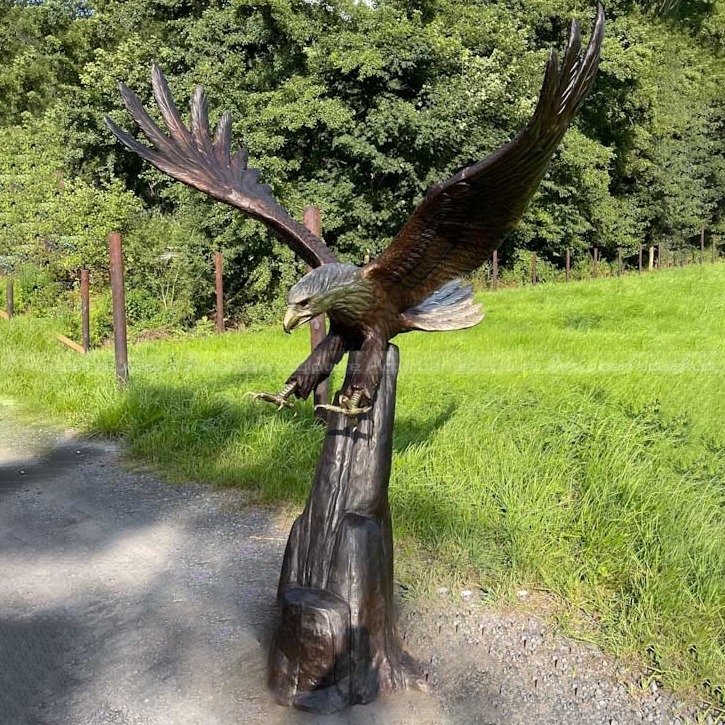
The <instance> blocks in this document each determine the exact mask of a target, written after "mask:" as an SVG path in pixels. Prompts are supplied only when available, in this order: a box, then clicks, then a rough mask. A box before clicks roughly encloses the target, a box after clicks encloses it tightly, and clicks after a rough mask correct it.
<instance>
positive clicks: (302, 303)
mask: <svg viewBox="0 0 725 725" xmlns="http://www.w3.org/2000/svg"><path fill="white" fill-rule="evenodd" d="M309 304H310V298H309V297H308V298H307V299H306V300H302V302H298V303H297V307H307V306H308V305H309Z"/></svg>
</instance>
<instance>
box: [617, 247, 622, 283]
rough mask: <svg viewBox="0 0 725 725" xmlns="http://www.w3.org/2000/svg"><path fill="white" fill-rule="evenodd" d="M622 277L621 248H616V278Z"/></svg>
mask: <svg viewBox="0 0 725 725" xmlns="http://www.w3.org/2000/svg"><path fill="white" fill-rule="evenodd" d="M621 276H622V247H617V277H621Z"/></svg>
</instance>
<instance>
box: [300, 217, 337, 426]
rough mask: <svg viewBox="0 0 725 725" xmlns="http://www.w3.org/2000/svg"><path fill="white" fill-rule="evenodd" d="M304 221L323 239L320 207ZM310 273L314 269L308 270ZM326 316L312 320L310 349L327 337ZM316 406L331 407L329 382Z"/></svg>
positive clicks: (317, 393)
mask: <svg viewBox="0 0 725 725" xmlns="http://www.w3.org/2000/svg"><path fill="white" fill-rule="evenodd" d="M303 221H304V224H305V226H306V227H307V228H308V229H309V230H310V231H311V232H312V233H313V234H315V235H316V236H318V237H320V238H321V237H322V218H321V215H320V209H319V207H316V206H314V205H310V206H307V207H305V212H304V217H303ZM307 269H308V271H309V270H310V269H312V268H311V267H308V268H307ZM326 334H327V333H326V330H325V316H324V315H318V316H317V317H314V318H313V319H312V320H310V349H311V350H314V349H315V348H316V347H317V346H318V345H319V344H320V343H321V342H322V341H323V340H324V339H325V335H326ZM313 398H314V404H315V405H329V403H330V383H329V380H323V381H322V382H321V383H320V384H319V385H318V386H317V387H316V388H315V392H314V394H313ZM315 415H316V416H317V418H318V419H319V420H320V421H321V422H323V423H325V422H326V421H327V416H326V415H325V411H324V410H319V411H315Z"/></svg>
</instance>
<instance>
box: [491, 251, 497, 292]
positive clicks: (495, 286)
mask: <svg viewBox="0 0 725 725" xmlns="http://www.w3.org/2000/svg"><path fill="white" fill-rule="evenodd" d="M491 285H492V287H493V291H494V292H495V291H496V289H497V288H498V249H494V250H493V279H492V280H491Z"/></svg>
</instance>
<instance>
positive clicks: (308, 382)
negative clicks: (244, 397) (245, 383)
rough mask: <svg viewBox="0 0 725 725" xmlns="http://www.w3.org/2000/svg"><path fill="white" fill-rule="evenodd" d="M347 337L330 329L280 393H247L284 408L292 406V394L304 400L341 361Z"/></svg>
mask: <svg viewBox="0 0 725 725" xmlns="http://www.w3.org/2000/svg"><path fill="white" fill-rule="evenodd" d="M347 348H348V345H347V343H346V341H345V339H344V338H343V337H342V336H341V335H339V334H338V333H337V332H334V331H333V330H330V332H328V333H327V335H326V336H325V338H324V339H323V340H322V342H321V343H320V344H319V345H318V346H317V347H316V348H315V349H314V350H313V351H312V353H311V354H310V356H309V357H308V358H307V359H306V360H305V361H304V362H303V363H302V364H301V365H300V366H299V367H298V368H297V369H296V370H295V371H294V372H293V373H292V375H290V376H289V378H287V380H286V382H285V386H284V388H283V389H282V390H281V391H280V392H279V393H247V394H248V395H251V397H252V400H264V401H265V402H267V403H274V404H275V405H277V406H278V408H277V410H281V409H282V408H291V407H292V402H291V401H290V400H289V398H290V397H291V396H292V395H295V396H297V397H298V398H302V399H303V400H304V399H305V398H307V396H308V395H309V394H310V393H311V392H312V391H313V390H314V389H315V388H316V387H317V386H318V385H319V384H320V383H321V382H322V381H323V380H324V379H325V378H327V377H328V376H329V375H330V373H331V372H332V369H333V368H334V367H335V365H337V363H339V362H340V360H341V359H342V356H343V355H344V354H345V352H346V351H347Z"/></svg>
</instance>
